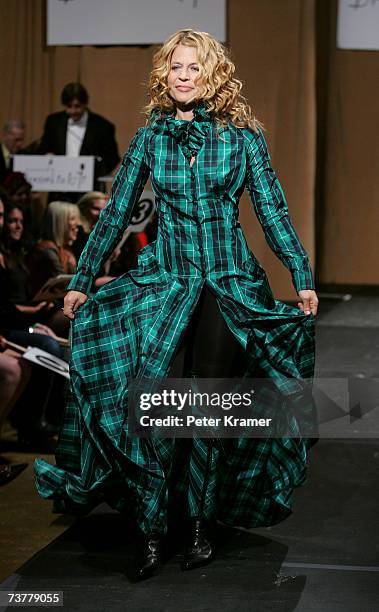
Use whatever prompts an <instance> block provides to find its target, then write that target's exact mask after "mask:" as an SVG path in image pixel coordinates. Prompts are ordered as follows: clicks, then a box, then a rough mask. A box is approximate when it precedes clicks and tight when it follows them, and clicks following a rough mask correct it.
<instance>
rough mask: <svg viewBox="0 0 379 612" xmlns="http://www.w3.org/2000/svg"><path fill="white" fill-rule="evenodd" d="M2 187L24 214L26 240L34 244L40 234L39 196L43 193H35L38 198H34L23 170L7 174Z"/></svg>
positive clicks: (40, 205)
mask: <svg viewBox="0 0 379 612" xmlns="http://www.w3.org/2000/svg"><path fill="white" fill-rule="evenodd" d="M2 189H3V190H4V191H5V197H6V196H8V198H9V199H10V200H11V201H12V202H13V204H17V206H19V207H20V208H21V210H22V212H23V215H24V227H25V241H26V242H28V244H33V243H34V242H35V240H36V239H37V238H38V236H39V227H40V218H41V210H40V209H41V207H42V206H43V204H42V202H40V200H39V197H40V195H41V194H35V196H36V199H33V194H32V186H31V184H30V183H29V182H28V181H27V180H26V178H25V175H24V174H23V173H22V172H11V173H10V174H8V175H7V177H6V178H5V179H4V181H3V183H2Z"/></svg>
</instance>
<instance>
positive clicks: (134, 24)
mask: <svg viewBox="0 0 379 612" xmlns="http://www.w3.org/2000/svg"><path fill="white" fill-rule="evenodd" d="M183 28H194V29H195V30H201V31H203V32H209V34H212V36H214V37H215V38H216V39H217V40H219V41H221V42H223V41H225V40H226V0H48V3H47V44H48V45H142V44H151V43H162V42H163V41H164V40H166V38H167V37H168V36H170V34H172V33H173V32H176V31H177V30H181V29H183Z"/></svg>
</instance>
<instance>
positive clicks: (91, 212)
mask: <svg viewBox="0 0 379 612" xmlns="http://www.w3.org/2000/svg"><path fill="white" fill-rule="evenodd" d="M107 200H108V198H98V199H96V200H92V202H91V203H90V205H89V207H88V209H87V216H88V220H89V222H90V223H91V225H95V223H97V221H98V219H99V215H100V213H101V211H102V210H103V208H105V205H106V203H107Z"/></svg>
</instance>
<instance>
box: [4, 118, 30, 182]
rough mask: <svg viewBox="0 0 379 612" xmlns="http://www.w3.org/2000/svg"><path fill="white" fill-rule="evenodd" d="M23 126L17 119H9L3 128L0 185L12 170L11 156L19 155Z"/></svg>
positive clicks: (22, 142)
mask: <svg viewBox="0 0 379 612" xmlns="http://www.w3.org/2000/svg"><path fill="white" fill-rule="evenodd" d="M24 138H25V125H24V123H23V122H22V121H20V120H19V119H10V120H9V121H7V122H6V123H5V125H4V127H3V134H2V139H1V146H0V183H2V182H3V180H4V179H5V177H6V176H7V174H9V173H10V172H12V170H13V159H12V155H15V154H16V153H20V151H21V149H22V146H23V144H24Z"/></svg>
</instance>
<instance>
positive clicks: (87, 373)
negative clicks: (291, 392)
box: [35, 104, 314, 532]
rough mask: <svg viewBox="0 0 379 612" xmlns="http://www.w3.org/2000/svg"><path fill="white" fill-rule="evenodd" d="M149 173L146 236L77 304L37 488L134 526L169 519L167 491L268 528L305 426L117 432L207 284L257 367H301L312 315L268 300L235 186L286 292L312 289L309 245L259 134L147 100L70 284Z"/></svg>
mask: <svg viewBox="0 0 379 612" xmlns="http://www.w3.org/2000/svg"><path fill="white" fill-rule="evenodd" d="M192 157H195V162H194V163H193V165H192V167H191V166H190V163H189V162H190V159H191V158H192ZM149 176H150V179H151V183H152V186H153V189H154V192H155V196H156V209H157V216H158V234H157V239H156V240H155V241H154V242H152V243H150V244H148V245H147V246H146V247H144V248H143V249H142V251H140V253H139V257H138V265H137V267H136V268H135V269H133V270H131V271H129V272H127V273H125V274H123V275H122V276H120V277H118V278H116V279H115V280H113V281H111V282H110V283H108V284H106V285H104V286H103V287H101V288H100V289H99V290H98V291H96V293H94V294H93V295H92V296H91V297H90V298H89V299H88V300H87V301H86V303H85V304H84V305H83V306H81V308H80V309H79V310H78V311H77V313H76V316H75V320H74V321H73V324H72V356H71V364H70V367H71V381H70V392H69V398H68V403H67V407H66V411H65V417H64V423H63V426H62V429H61V433H60V438H59V443H58V448H57V451H56V465H55V466H53V465H51V464H49V463H47V462H46V461H44V460H42V459H37V460H36V462H35V473H36V486H37V489H38V492H39V494H40V495H41V496H42V497H44V498H47V499H54V500H55V507H56V509H58V510H59V509H60V510H61V511H65V510H71V511H72V510H73V509H74V510H78V511H80V510H81V509H82V510H84V511H86V510H88V509H90V508H92V507H93V506H94V505H96V504H97V503H99V502H102V501H107V502H108V503H109V504H110V505H112V506H113V507H114V508H117V509H118V510H120V511H122V512H126V513H128V512H132V513H133V514H134V516H135V518H136V520H137V521H138V524H139V525H140V527H141V529H142V530H144V531H145V532H147V531H149V530H150V529H151V528H152V527H154V528H158V529H162V530H165V529H166V526H167V512H168V510H169V508H170V503H171V502H172V503H173V504H174V506H175V504H177V502H180V503H182V504H184V506H185V507H186V508H187V512H188V514H190V515H192V516H194V515H196V514H199V513H203V514H204V515H205V516H206V517H214V518H218V519H219V520H221V521H223V522H225V523H227V524H231V525H239V526H244V527H254V526H264V525H272V524H274V523H277V522H279V521H281V520H283V519H284V518H285V517H286V516H288V515H289V514H290V513H291V504H292V495H293V489H294V487H296V486H298V485H300V484H302V483H303V482H304V481H305V479H306V467H307V448H308V444H307V442H308V441H307V440H306V439H302V438H301V437H300V436H299V437H294V438H276V439H274V438H268V439H247V438H239V439H230V440H228V452H227V453H223V452H222V451H221V450H220V448H218V447H217V446H211V445H209V443H207V441H206V440H199V439H195V440H193V441H190V442H191V443H190V445H189V443H188V440H180V439H144V438H137V437H129V436H128V389H129V387H130V381H131V380H132V379H137V380H138V379H140V378H149V379H157V378H163V377H164V376H165V375H167V373H168V371H169V367H170V364H171V362H172V360H173V356H174V354H175V351H176V350H177V348H178V346H179V344H180V341H181V339H182V338H183V335H184V333H185V330H186V328H187V326H188V325H189V322H190V320H191V315H192V313H193V312H194V309H195V306H196V304H197V301H198V299H199V296H200V293H201V291H202V289H203V288H204V285H206V286H207V288H208V289H209V290H210V291H211V292H212V293H213V295H214V296H215V299H216V300H217V303H218V306H219V308H220V312H221V314H222V316H223V317H224V319H225V321H226V323H227V325H228V328H229V329H230V330H231V332H232V333H233V334H234V336H235V337H236V338H237V340H238V341H239V342H240V343H241V345H242V346H243V348H244V349H245V350H246V351H248V356H249V358H250V363H251V364H254V367H256V368H257V371H260V372H264V375H265V376H269V377H272V378H275V377H278V376H282V377H290V378H292V379H293V378H295V379H296V378H301V377H302V378H308V377H312V375H313V368H314V319H313V316H312V315H310V316H309V315H308V316H306V315H304V313H303V312H302V311H300V310H299V309H298V308H294V307H290V306H288V305H286V304H284V303H282V302H280V301H278V300H275V299H274V297H273V295H272V292H271V289H270V286H269V283H268V280H267V277H266V274H265V272H264V270H263V269H262V267H261V266H260V265H259V263H258V261H257V259H256V258H255V257H254V255H253V253H252V252H251V251H250V250H249V248H248V245H247V243H246V240H245V237H244V234H243V232H242V229H241V226H240V223H239V220H238V203H239V199H240V197H241V194H242V193H243V190H244V188H245V186H246V187H247V189H248V192H249V194H250V197H251V200H252V204H253V207H254V210H255V213H256V214H257V217H258V219H259V221H260V223H261V225H262V227H263V230H264V232H265V236H266V239H267V241H268V243H269V245H270V247H271V248H272V249H273V251H274V252H275V254H276V255H277V256H278V257H279V258H280V259H281V260H282V262H283V263H284V264H285V266H286V267H287V268H288V269H289V270H290V272H291V274H292V279H293V283H294V286H295V288H296V290H297V291H299V290H300V289H312V288H314V283H313V278H312V272H311V269H310V266H309V262H308V258H307V255H306V253H305V251H304V249H303V247H302V246H301V244H300V242H299V239H298V237H297V235H296V233H295V230H294V228H293V226H292V224H291V221H290V218H289V216H288V208H287V204H286V200H285V197H284V195H283V191H282V189H281V186H280V184H279V181H278V179H277V177H276V175H275V173H274V171H273V169H272V167H271V165H270V157H269V154H268V151H267V146H266V143H265V139H264V136H263V134H262V132H261V131H259V133H256V132H254V131H252V130H250V129H248V128H243V129H242V128H237V127H235V126H234V125H233V124H231V123H229V124H228V125H226V126H224V127H221V128H220V126H217V125H216V123H215V122H214V120H212V117H211V116H210V115H209V114H208V113H207V111H206V108H205V106H204V105H203V104H199V105H198V106H197V108H196V109H195V111H194V119H193V120H192V121H190V122H188V121H183V120H176V119H174V118H173V117H172V116H170V115H167V114H166V115H165V114H160V113H158V112H156V113H155V114H154V115H153V117H152V119H151V121H150V122H149V124H148V125H147V126H146V127H143V128H140V129H139V130H138V131H137V133H136V135H135V137H134V138H133V140H132V142H131V144H130V147H129V149H128V151H127V152H126V154H125V156H124V159H123V161H122V164H121V167H120V170H119V172H118V174H117V176H116V178H115V180H114V183H113V186H112V193H111V197H110V200H109V202H108V204H107V206H106V208H105V209H104V210H103V212H102V214H101V216H100V219H99V221H98V223H97V225H96V228H95V230H94V231H93V232H92V234H91V236H90V238H89V240H88V243H87V245H86V247H85V249H84V251H83V253H82V256H81V258H80V260H79V263H78V271H77V274H76V276H75V277H74V279H73V280H72V282H71V284H70V288H71V289H76V290H79V291H82V292H84V293H86V294H89V293H90V291H91V288H92V285H93V281H94V278H95V277H96V275H97V273H98V271H99V269H100V266H101V264H102V263H103V262H104V261H105V259H106V258H107V257H108V256H109V255H110V254H111V252H112V250H113V249H114V247H115V246H116V244H117V242H118V241H119V240H120V238H121V237H122V234H123V232H124V230H125V228H126V227H127V225H128V222H129V220H130V217H131V214H132V211H133V207H134V206H135V204H136V203H137V202H138V200H139V197H140V195H141V192H142V190H143V188H144V185H145V183H146V181H147V179H148V177H149ZM293 427H294V431H295V433H296V422H294V423H293ZM200 506H201V507H200Z"/></svg>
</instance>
